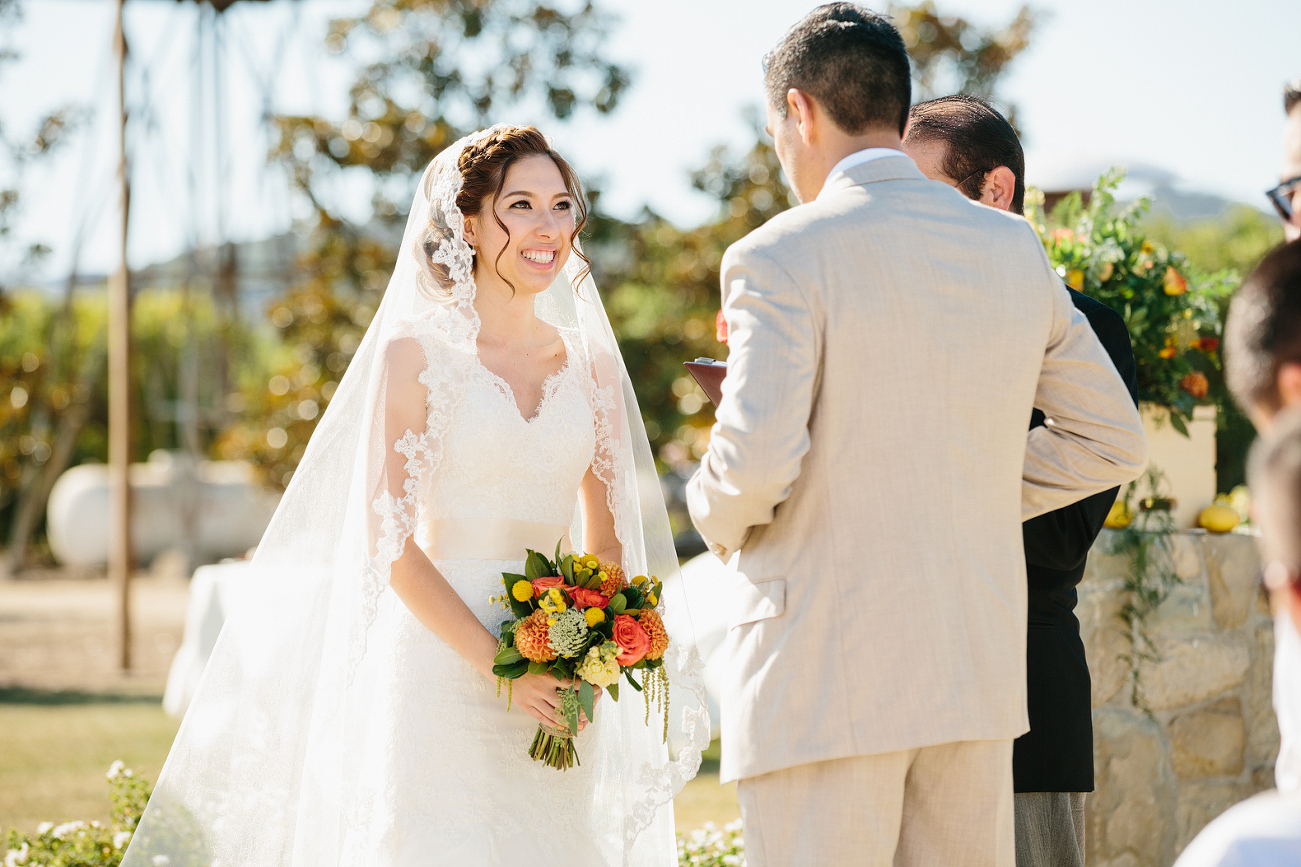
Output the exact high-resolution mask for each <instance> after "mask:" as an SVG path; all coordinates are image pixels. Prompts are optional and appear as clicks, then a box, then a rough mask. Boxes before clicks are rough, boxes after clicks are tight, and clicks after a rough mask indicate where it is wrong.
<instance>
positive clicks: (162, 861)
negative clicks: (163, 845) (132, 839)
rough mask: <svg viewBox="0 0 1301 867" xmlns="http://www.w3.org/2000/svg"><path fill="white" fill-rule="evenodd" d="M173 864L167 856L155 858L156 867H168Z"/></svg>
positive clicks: (156, 856)
mask: <svg viewBox="0 0 1301 867" xmlns="http://www.w3.org/2000/svg"><path fill="white" fill-rule="evenodd" d="M171 863H172V859H171V858H168V857H167V856H166V855H155V856H154V867H167V865H168V864H171Z"/></svg>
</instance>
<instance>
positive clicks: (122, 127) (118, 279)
mask: <svg viewBox="0 0 1301 867" xmlns="http://www.w3.org/2000/svg"><path fill="white" fill-rule="evenodd" d="M124 2H125V0H117V32H116V34H115V35H114V42H115V45H114V47H115V48H116V50H117V93H118V109H119V118H118V120H119V124H118V147H119V149H120V160H119V161H118V167H117V178H118V187H119V195H120V197H121V206H122V214H121V221H122V249H121V264H120V265H119V267H118V270H117V273H116V274H114V275H113V278H112V279H111V280H110V281H109V284H108V464H109V474H110V478H111V486H112V487H111V491H110V494H109V521H110V528H109V562H108V574H109V579H110V581H111V582H112V583H113V584H114V585H115V587H116V589H117V590H118V612H117V614H118V621H117V625H118V642H119V644H118V648H119V657H118V661H119V664H120V665H121V666H122V669H123V670H124V671H129V670H130V669H131V566H132V559H133V558H132V552H131V485H130V477H129V472H130V467H131V285H130V284H131V281H130V274H129V272H128V271H127V258H126V247H127V224H128V215H129V214H130V211H131V181H130V177H129V174H128V167H127V150H126V120H127V110H126V50H127V49H126V31H125V29H124V28H123V24H122V7H123V4H124Z"/></svg>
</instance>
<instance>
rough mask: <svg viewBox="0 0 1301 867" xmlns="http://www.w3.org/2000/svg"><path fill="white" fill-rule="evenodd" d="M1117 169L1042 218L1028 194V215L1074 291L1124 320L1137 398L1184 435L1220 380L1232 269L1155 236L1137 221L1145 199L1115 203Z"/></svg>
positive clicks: (1233, 282)
mask: <svg viewBox="0 0 1301 867" xmlns="http://www.w3.org/2000/svg"><path fill="white" fill-rule="evenodd" d="M1123 177H1124V172H1123V171H1120V170H1112V171H1111V172H1108V173H1107V174H1104V175H1103V176H1102V177H1101V178H1099V179H1098V182H1097V183H1096V184H1095V185H1094V187H1093V194H1092V196H1091V197H1090V199H1089V204H1088V206H1087V207H1086V206H1084V205H1083V204H1082V201H1081V196H1080V194H1079V193H1072V194H1070V195H1069V196H1067V197H1066V198H1064V199H1063V200H1062V201H1061V202H1060V203H1059V204H1058V205H1057V207H1055V208H1054V209H1053V213H1052V215H1051V217H1050V218H1048V219H1045V218H1044V216H1043V214H1042V212H1040V210H1039V206H1038V203H1037V201H1041V200H1042V197H1041V196H1028V197H1027V200H1028V206H1027V209H1026V211H1027V212H1026V216H1027V218H1028V219H1029V220H1030V222H1031V224H1032V225H1033V226H1034V227H1035V228H1036V229H1037V230H1038V231H1039V233H1040V237H1041V238H1042V239H1043V242H1044V247H1045V248H1046V249H1047V250H1048V258H1049V259H1050V260H1052V263H1053V266H1054V267H1056V268H1057V272H1058V274H1060V275H1061V277H1062V279H1063V280H1065V281H1066V283H1067V285H1069V286H1070V287H1071V288H1072V289H1076V290H1078V291H1081V292H1084V293H1085V294H1086V295H1090V296H1092V297H1094V298H1096V299H1098V300H1099V301H1101V302H1103V303H1104V304H1106V305H1107V306H1108V307H1111V308H1112V309H1113V310H1115V311H1116V312H1117V313H1119V314H1120V315H1121V317H1122V318H1123V319H1124V320H1125V325H1126V327H1127V328H1128V329H1129V338H1130V341H1131V343H1132V344H1133V347H1134V362H1135V365H1136V366H1137V369H1138V399H1139V400H1140V401H1147V402H1151V403H1155V404H1157V405H1158V406H1162V407H1165V408H1167V409H1169V410H1170V420H1171V423H1172V424H1173V425H1174V426H1175V427H1176V428H1177V429H1178V430H1180V431H1181V432H1184V433H1187V429H1186V427H1185V423H1186V422H1187V421H1189V420H1191V418H1192V413H1193V407H1194V406H1196V405H1197V404H1199V403H1210V402H1212V400H1213V399H1214V396H1213V395H1212V394H1211V393H1210V388H1211V380H1212V379H1214V380H1216V384H1217V387H1218V386H1222V384H1223V375H1222V373H1221V370H1220V353H1219V342H1220V335H1221V332H1222V330H1223V324H1222V319H1221V317H1220V306H1219V302H1220V300H1221V299H1222V298H1225V297H1227V296H1228V295H1230V294H1231V293H1232V290H1233V289H1234V288H1236V275H1234V274H1232V273H1231V272H1227V271H1220V272H1216V273H1214V274H1211V273H1207V272H1205V271H1203V270H1201V269H1200V268H1197V267H1196V266H1194V265H1193V264H1192V263H1191V262H1189V261H1188V258H1187V257H1186V256H1185V255H1184V254H1183V253H1180V252H1176V251H1170V250H1168V249H1167V248H1165V247H1162V246H1159V245H1156V244H1154V243H1152V242H1151V241H1150V240H1149V239H1148V238H1147V236H1146V235H1145V233H1144V232H1143V231H1142V230H1141V229H1140V228H1139V225H1138V223H1139V220H1140V218H1141V217H1142V215H1143V213H1144V212H1145V211H1146V209H1147V207H1148V201H1147V200H1146V199H1139V200H1137V201H1135V202H1133V203H1132V204H1130V205H1128V206H1126V207H1124V208H1117V207H1116V203H1115V198H1114V195H1113V194H1114V192H1115V189H1116V186H1117V184H1119V182H1120V181H1121V180H1122V179H1123Z"/></svg>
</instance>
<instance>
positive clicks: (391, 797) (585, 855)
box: [358, 335, 627, 867]
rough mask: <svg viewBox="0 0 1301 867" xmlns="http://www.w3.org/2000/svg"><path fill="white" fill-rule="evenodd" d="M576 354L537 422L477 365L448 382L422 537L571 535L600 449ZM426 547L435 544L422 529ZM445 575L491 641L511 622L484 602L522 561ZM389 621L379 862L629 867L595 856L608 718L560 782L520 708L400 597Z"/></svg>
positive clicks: (470, 362) (374, 825)
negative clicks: (509, 529)
mask: <svg viewBox="0 0 1301 867" xmlns="http://www.w3.org/2000/svg"><path fill="white" fill-rule="evenodd" d="M565 342H566V346H567V359H566V361H565V364H564V366H563V367H562V368H561V369H560V370H559V371H557V372H556V373H554V374H552V375H551V377H550V378H549V379H548V380H547V382H546V385H545V388H544V393H543V398H542V401H541V403H540V404H539V405H538V407H537V410H536V413H535V415H534V417H533V418H531V419H529V420H527V421H526V420H525V419H524V418H523V416H522V415H521V413H520V410H519V409H518V407H517V405H516V403H515V398H514V396H513V395H512V393H511V391H510V387H509V386H508V385H507V384H506V383H505V382H504V381H503V380H502V379H501V378H500V377H497V376H496V375H494V374H493V373H491V372H490V371H488V370H487V369H486V368H484V367H483V365H482V364H481V363H479V362H478V361H477V360H475V359H463V361H464V369H463V370H462V371H457V372H452V371H447V370H442V371H440V372H439V373H440V374H441V375H443V376H447V375H449V374H451V375H455V373H464V374H465V382H464V387H465V390H464V394H463V400H462V401H461V403H460V405H459V407H458V409H457V411H456V414H455V417H453V418H450V419H447V424H446V427H445V430H446V434H445V439H444V444H443V449H444V452H443V459H442V461H441V462H440V467H439V469H437V470H436V471H435V475H434V476H433V478H432V479H431V480H430V485H429V494H428V497H427V499H426V500H425V501H424V502H422V503H420V504H419V509H420V517H419V519H418V524H417V526H418V527H424V526H427V523H428V521H429V519H435V520H439V519H441V520H449V519H450V520H467V519H468V520H500V519H507V520H516V521H529V522H540V523H548V524H556V525H566V526H567V525H568V524H569V522H570V519H571V518H572V516H573V514H574V509H575V507H576V505H577V497H578V487H579V484H580V483H581V482H582V479H583V475H584V474H585V473H586V471H587V468H588V466H589V465H590V464H591V462H592V458H593V455H594V450H595V441H596V440H595V430H594V423H593V415H592V409H591V405H590V396H589V389H590V386H589V385H588V382H587V379H588V377H587V375H586V372H585V370H584V369H583V364H582V363H581V362H579V361H578V360H577V359H576V355H577V353H578V351H579V350H578V349H577V347H576V346H575V345H574V343H575V341H574V340H573V339H572V337H570V336H568V335H566V339H565ZM458 366H461V365H458ZM416 540H417V542H419V543H424V542H425V540H424V539H422V533H421V531H420V529H417V533H416ZM422 547H424V544H422ZM522 553H523V552H522V551H521V554H522ZM545 553H547V555H548V556H550V555H551V554H552V551H546V552H545ZM434 565H435V567H436V568H437V569H438V570H439V572H440V573H442V575H443V576H444V577H446V578H447V580H448V582H450V583H451V585H452V587H453V588H454V589H455V590H456V591H457V593H458V594H460V596H461V598H462V599H464V600H465V602H466V604H467V605H469V607H470V609H471V610H472V611H473V612H474V614H475V616H476V617H478V618H479V621H480V622H481V623H482V624H483V625H484V626H485V627H486V628H487V629H488V630H489V631H490V632H491V633H492V634H493V635H496V634H497V633H498V631H499V627H500V625H501V623H502V621H503V620H505V619H506V618H507V617H508V616H509V610H505V609H503V606H502V605H501V604H500V603H496V604H490V603H489V602H488V599H489V597H491V596H495V595H499V594H501V593H502V592H503V590H502V587H503V585H502V577H501V575H502V572H503V571H505V572H516V573H518V572H522V571H523V558H522V556H521V558H520V559H519V560H476V559H455V560H448V559H435V560H434ZM378 616H379V618H392V619H393V621H394V622H393V623H392V627H393V629H392V634H393V635H394V636H395V640H394V644H393V646H392V647H390V648H387V649H386V652H387V653H389V654H391V657H390V659H389V660H388V664H387V665H384V666H382V668H383V669H385V670H386V672H387V677H388V678H389V682H388V683H386V684H384V685H383V687H382V688H381V690H380V695H382V696H384V699H383V700H384V701H386V702H387V703H388V710H387V713H386V714H385V716H387V718H388V719H390V720H392V722H393V731H392V734H391V737H390V738H389V739H388V741H387V743H386V744H385V745H384V747H383V749H384V753H385V754H384V755H383V756H381V757H376V758H378V759H379V760H378V761H377V762H375V763H374V765H373V767H374V769H375V771H376V772H377V773H378V774H379V775H380V777H381V779H377V780H375V784H376V786H377V788H378V789H379V792H378V797H377V798H376V801H375V812H374V814H373V816H372V818H371V821H369V822H366V823H364V826H365V827H367V830H368V832H369V835H371V836H372V839H371V840H369V841H367V844H366V848H370V849H371V850H372V852H371V855H370V857H371V858H373V859H374V861H375V862H376V863H383V864H391V865H394V867H417V865H419V867H432V865H443V864H446V865H456V867H464V865H490V864H491V865H496V864H503V865H518V867H534V865H550V864H555V865H557V867H559V865H565V867H588V865H592V867H597V865H602V867H604V865H607V864H610V863H618V862H619V860H621V859H620V858H619V857H618V855H617V854H616V853H609V855H612V856H613V858H611V857H608V856H607V855H605V854H603V853H602V852H601V851H600V849H599V847H598V844H597V842H596V841H597V840H599V839H600V838H601V837H602V836H603V835H602V834H601V833H599V830H600V829H599V827H598V826H599V825H600V824H601V814H600V811H599V805H597V804H594V803H593V799H594V797H595V792H596V781H595V780H596V776H597V775H599V774H600V773H601V770H602V768H601V766H602V762H603V761H604V760H605V759H606V758H607V757H606V755H604V753H605V750H603V749H602V747H603V744H602V738H601V736H600V735H601V731H600V730H601V721H602V719H601V718H602V706H601V705H598V707H597V712H596V719H595V720H594V722H593V724H592V725H591V726H589V727H588V728H586V729H585V730H584V731H583V732H582V734H581V735H580V736H579V738H578V740H577V748H578V754H579V758H580V761H581V763H582V764H581V765H580V766H579V767H576V768H571V769H570V770H568V771H557V770H555V769H553V768H550V767H548V766H546V765H544V764H542V763H540V762H535V761H533V760H532V759H531V758H529V755H528V748H529V745H530V743H531V742H532V740H533V736H534V734H535V732H536V731H537V721H536V720H535V719H534V718H533V717H531V716H529V715H528V714H526V713H524V712H522V711H521V710H520V709H519V708H517V707H516V708H512V710H511V711H510V712H509V713H508V712H507V710H506V691H505V690H502V693H501V695H500V697H498V695H497V690H496V688H495V686H494V685H493V684H492V683H491V682H489V681H488V680H487V679H486V678H484V677H483V675H481V674H479V673H478V672H477V671H475V670H474V669H473V668H472V667H471V666H470V665H469V663H468V662H466V660H465V659H464V658H463V657H461V656H460V654H458V653H457V652H456V651H455V650H453V649H452V648H451V647H449V646H448V645H447V644H446V643H445V642H444V641H443V640H442V639H440V638H439V637H438V636H436V635H434V634H433V633H431V632H430V631H429V630H428V629H427V628H426V627H424V626H423V625H421V624H420V623H419V622H418V621H417V620H416V619H415V618H414V617H413V616H412V615H411V613H410V612H409V611H408V610H407V609H406V607H405V606H403V605H402V603H401V602H400V601H397V600H396V599H395V598H394V597H393V594H388V604H387V605H386V606H385V607H384V608H383V609H382V610H381V611H380V612H379V614H378ZM385 631H387V630H385ZM606 700H608V699H606ZM625 700H627V697H625ZM617 837H618V835H617V832H616V834H615V839H617ZM358 842H360V841H358ZM366 860H367V861H369V860H370V858H367V859H366Z"/></svg>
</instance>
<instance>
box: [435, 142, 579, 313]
mask: <svg viewBox="0 0 1301 867" xmlns="http://www.w3.org/2000/svg"><path fill="white" fill-rule="evenodd" d="M531 156H544V157H548V158H550V160H551V161H552V162H553V163H555V164H556V168H557V169H559V170H560V176H561V178H563V179H564V182H565V188H566V189H567V190H568V191H569V195H570V197H571V198H572V199H573V207H574V210H575V219H574V231H573V234H572V235H570V238H569V241H570V245H571V247H572V252H573V255H575V256H577V257H578V258H579V259H581V260H582V262H583V265H584V268H590V267H591V263H590V262H589V261H588V259H587V257H586V256H584V255H583V253H582V251H580V250H579V249H578V246H577V244H575V241H576V240H577V239H578V234H579V232H581V231H582V230H583V228H584V227H585V226H586V225H587V200H586V199H585V198H584V197H583V187H582V184H581V183H580V182H579V180H578V175H577V174H576V173H575V172H574V170H573V168H572V167H570V165H569V163H568V162H567V161H566V160H565V158H564V157H562V156H561V155H560V154H559V153H557V152H556V150H555V149H554V148H552V147H551V144H550V142H548V141H547V138H546V136H544V135H543V134H542V133H541V132H539V131H538V129H537V127H533V126H504V127H499V128H496V129H495V130H494V131H493V132H491V133H489V134H488V135H486V136H484V137H483V138H481V139H479V140H478V141H475V142H473V143H472V144H470V145H468V146H467V147H466V148H465V149H464V150H462V151H461V155H460V158H459V159H458V160H457V169H458V170H459V171H460V173H461V190H460V192H459V193H458V194H457V196H456V207H457V209H458V210H460V212H461V214H462V215H463V216H466V217H476V216H478V215H479V214H480V213H482V212H483V210H484V209H485V208H486V209H487V210H488V211H489V212H491V213H492V215H493V218H494V219H495V220H496V221H497V225H499V226H501V228H502V230H503V231H504V232H505V233H506V237H507V238H508V239H509V238H510V229H508V228H507V227H506V224H505V223H503V222H502V220H501V218H500V217H498V216H497V213H496V210H495V209H494V207H493V206H494V205H495V204H496V201H497V197H498V196H500V195H501V191H502V188H503V186H504V185H505V183H506V172H507V170H508V169H509V168H510V167H511V166H512V165H513V164H514V163H515V162H516V161H518V160H520V159H523V158H525V157H531ZM447 232H448V228H447V227H446V226H442V225H438V224H437V223H435V224H432V225H430V226H429V228H428V229H427V230H426V232H425V235H424V237H423V239H422V243H421V246H422V247H423V249H424V252H425V262H424V265H425V267H426V268H427V269H428V271H429V273H430V276H432V277H433V279H434V282H435V284H437V285H438V286H439V287H440V288H442V289H444V290H447V289H450V288H451V280H450V278H449V275H448V269H447V266H445V265H442V264H440V263H438V262H435V261H433V260H432V259H431V256H432V254H433V251H434V249H435V248H436V246H437V245H438V243H439V242H440V241H441V240H442V239H443V238H445V237H446V235H447ZM505 252H506V247H503V248H502V249H501V251H499V252H498V254H497V259H498V260H500V258H501V256H502V255H503V254H504V253H505ZM474 264H475V266H476V267H477V266H478V265H479V261H478V253H477V251H476V253H475V254H474ZM493 266H494V267H496V261H494V263H493ZM499 273H500V272H499ZM503 279H505V278H503ZM507 283H508V285H509V281H507ZM575 283H577V281H575Z"/></svg>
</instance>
